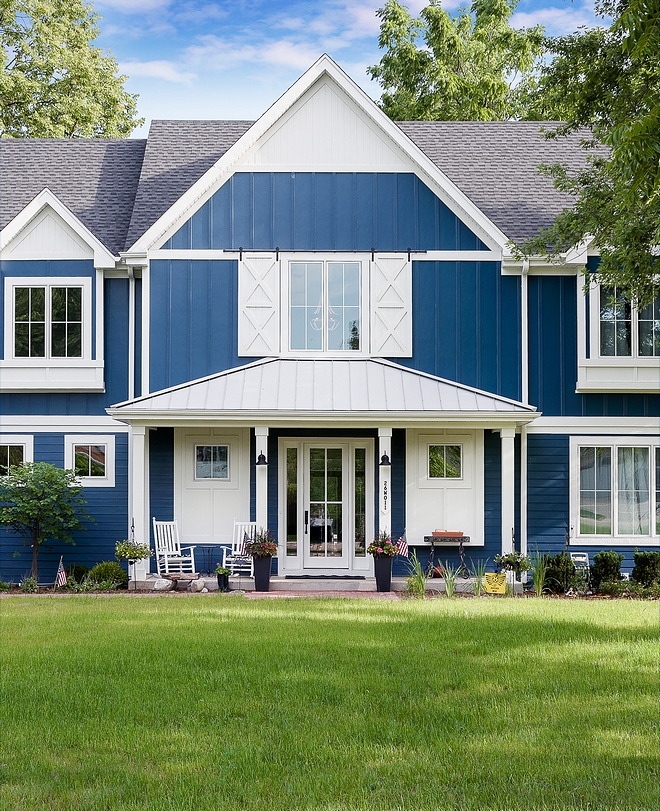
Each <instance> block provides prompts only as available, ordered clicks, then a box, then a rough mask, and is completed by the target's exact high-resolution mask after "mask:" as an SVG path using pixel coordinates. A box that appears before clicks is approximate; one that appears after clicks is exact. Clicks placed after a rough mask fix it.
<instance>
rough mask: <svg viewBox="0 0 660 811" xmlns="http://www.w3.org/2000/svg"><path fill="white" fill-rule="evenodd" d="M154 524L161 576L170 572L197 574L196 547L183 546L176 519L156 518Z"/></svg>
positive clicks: (157, 564) (157, 562)
mask: <svg viewBox="0 0 660 811" xmlns="http://www.w3.org/2000/svg"><path fill="white" fill-rule="evenodd" d="M153 524H154V544H155V546H156V566H157V567H158V574H159V575H161V577H162V576H163V575H170V574H196V569H195V554H194V553H195V547H194V546H181V541H180V540H179V528H178V526H177V523H176V521H156V519H155V518H154V519H153Z"/></svg>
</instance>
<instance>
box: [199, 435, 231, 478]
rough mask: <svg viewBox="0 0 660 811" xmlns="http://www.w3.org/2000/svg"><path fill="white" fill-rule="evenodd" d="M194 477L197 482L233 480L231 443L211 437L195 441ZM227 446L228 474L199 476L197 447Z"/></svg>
mask: <svg viewBox="0 0 660 811" xmlns="http://www.w3.org/2000/svg"><path fill="white" fill-rule="evenodd" d="M192 447H193V479H194V481H196V482H206V483H208V482H230V481H231V444H230V443H229V442H218V441H216V440H215V438H214V437H211V438H210V439H209V440H208V441H207V442H195V443H194V444H193V446H192ZM205 447H211V448H227V475H226V476H222V477H220V476H198V475H197V448H205Z"/></svg>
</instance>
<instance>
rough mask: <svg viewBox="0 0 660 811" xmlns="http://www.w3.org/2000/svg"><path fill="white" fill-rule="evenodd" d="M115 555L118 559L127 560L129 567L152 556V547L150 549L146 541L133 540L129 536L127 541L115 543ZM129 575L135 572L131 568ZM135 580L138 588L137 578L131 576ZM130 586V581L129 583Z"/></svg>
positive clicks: (135, 586) (135, 585)
mask: <svg viewBox="0 0 660 811" xmlns="http://www.w3.org/2000/svg"><path fill="white" fill-rule="evenodd" d="M115 557H116V558H117V560H125V561H126V562H127V563H128V565H129V567H131V566H135V564H136V563H137V561H138V560H145V559H146V558H150V557H151V549H149V544H146V543H138V542H137V541H135V540H131V539H129V538H127V539H126V540H125V541H117V543H116V544H115ZM128 573H129V577H130V575H131V574H134V572H131V569H130V568H129V570H128ZM131 580H133V583H134V588H137V583H136V582H135V578H134V577H131ZM129 588H130V583H129Z"/></svg>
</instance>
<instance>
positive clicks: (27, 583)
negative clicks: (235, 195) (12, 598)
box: [18, 575, 39, 594]
mask: <svg viewBox="0 0 660 811" xmlns="http://www.w3.org/2000/svg"><path fill="white" fill-rule="evenodd" d="M18 586H19V588H20V590H21V591H23V592H25V593H26V594H35V593H36V592H37V591H39V586H38V585H37V578H36V577H32V575H26V576H25V577H23V578H21V580H20V582H19V584H18Z"/></svg>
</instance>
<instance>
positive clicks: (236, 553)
mask: <svg viewBox="0 0 660 811" xmlns="http://www.w3.org/2000/svg"><path fill="white" fill-rule="evenodd" d="M256 531H257V522H256V521H234V534H233V536H232V541H231V549H229V547H228V546H224V547H223V549H224V553H223V558H222V565H223V566H226V567H227V568H228V569H230V570H231V573H232V574H238V575H241V574H242V575H246V576H247V577H254V562H253V560H252V557H251V556H250V555H245V554H243V544H244V543H245V541H246V540H248V541H251V540H253V539H254V536H255V533H256Z"/></svg>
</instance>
